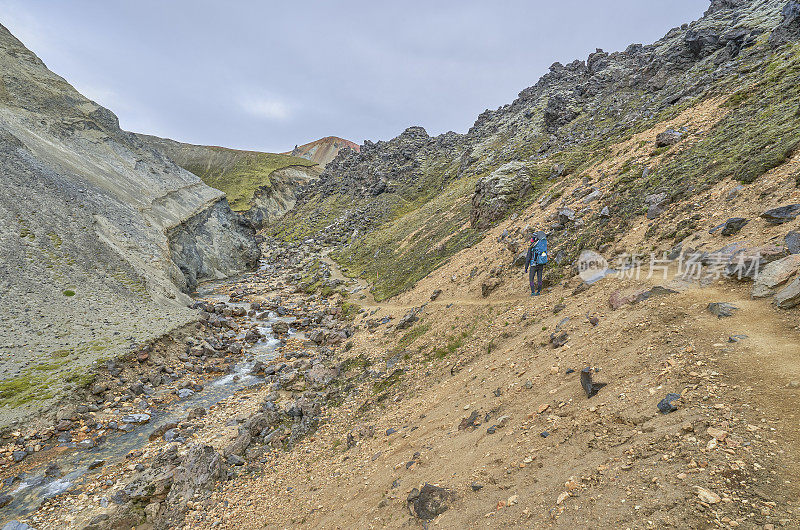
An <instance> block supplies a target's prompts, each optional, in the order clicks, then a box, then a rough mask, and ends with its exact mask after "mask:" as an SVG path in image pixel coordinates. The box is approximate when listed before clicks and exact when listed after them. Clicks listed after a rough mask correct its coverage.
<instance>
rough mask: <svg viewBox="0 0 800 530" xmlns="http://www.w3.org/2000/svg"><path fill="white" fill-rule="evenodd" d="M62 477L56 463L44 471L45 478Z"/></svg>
mask: <svg viewBox="0 0 800 530" xmlns="http://www.w3.org/2000/svg"><path fill="white" fill-rule="evenodd" d="M61 475H62V473H61V468H60V467H59V466H58V464H56V463H55V462H53V463H51V464H50V465H48V466H47V469H45V470H44V476H45V477H60V476H61Z"/></svg>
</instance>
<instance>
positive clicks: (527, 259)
mask: <svg viewBox="0 0 800 530" xmlns="http://www.w3.org/2000/svg"><path fill="white" fill-rule="evenodd" d="M535 245H536V243H533V244H532V245H531V246H529V247H528V253H527V254H525V272H528V267H530V265H531V261H533V247H534V246H535Z"/></svg>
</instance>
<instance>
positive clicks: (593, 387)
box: [581, 366, 606, 398]
mask: <svg viewBox="0 0 800 530" xmlns="http://www.w3.org/2000/svg"><path fill="white" fill-rule="evenodd" d="M581 386H582V387H583V391H584V392H586V397H587V398H591V397H592V396H594V395H595V394H597V392H598V391H599V390H600V389H601V388H603V387H604V386H606V383H596V382H594V381H592V369H591V368H589V367H588V366H587V367H586V368H584V369H583V370H581Z"/></svg>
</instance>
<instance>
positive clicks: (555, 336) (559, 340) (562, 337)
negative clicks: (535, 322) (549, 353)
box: [550, 331, 569, 348]
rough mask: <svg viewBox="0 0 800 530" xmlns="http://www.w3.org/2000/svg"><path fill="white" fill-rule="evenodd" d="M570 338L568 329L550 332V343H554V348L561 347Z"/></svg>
mask: <svg viewBox="0 0 800 530" xmlns="http://www.w3.org/2000/svg"><path fill="white" fill-rule="evenodd" d="M568 340H569V335H568V334H567V332H566V331H564V332H562V333H551V334H550V344H552V345H553V348H560V347H561V346H563V345H564V344H566V343H567V341H568Z"/></svg>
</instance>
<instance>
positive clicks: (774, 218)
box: [761, 204, 800, 225]
mask: <svg viewBox="0 0 800 530" xmlns="http://www.w3.org/2000/svg"><path fill="white" fill-rule="evenodd" d="M798 214H800V204H787V205H786V206H780V207H778V208H773V209H771V210H767V211H766V212H764V213H762V214H761V218H762V219H764V220H766V221H767V222H768V223H771V224H774V225H779V224H783V223H788V222H789V221H792V220H794V219H795V218H796V217H797V215H798Z"/></svg>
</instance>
